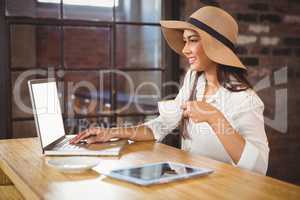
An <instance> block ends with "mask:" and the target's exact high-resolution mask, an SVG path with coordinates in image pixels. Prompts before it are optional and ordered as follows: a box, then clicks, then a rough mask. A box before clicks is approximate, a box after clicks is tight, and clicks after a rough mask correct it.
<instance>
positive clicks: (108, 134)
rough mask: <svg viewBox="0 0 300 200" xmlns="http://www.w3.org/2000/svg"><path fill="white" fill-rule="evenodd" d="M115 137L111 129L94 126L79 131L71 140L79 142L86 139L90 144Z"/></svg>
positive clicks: (73, 142) (72, 142)
mask: <svg viewBox="0 0 300 200" xmlns="http://www.w3.org/2000/svg"><path fill="white" fill-rule="evenodd" d="M114 137H115V135H114V134H113V132H112V130H111V129H108V128H95V127H93V128H89V129H86V130H84V131H82V132H80V133H78V135H77V136H76V137H74V138H73V139H72V140H71V141H70V144H77V143H79V142H80V141H82V140H86V142H87V143H88V144H92V143H96V142H107V141H109V140H110V139H112V138H114Z"/></svg>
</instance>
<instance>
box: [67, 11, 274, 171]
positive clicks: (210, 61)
mask: <svg viewBox="0 0 300 200" xmlns="http://www.w3.org/2000/svg"><path fill="white" fill-rule="evenodd" d="M161 26H162V31H163V34H164V37H165V39H166V40H167V42H168V44H169V45H170V47H171V48H172V49H173V50H175V51H176V52H177V53H178V54H180V55H183V56H185V57H186V58H187V59H188V61H189V64H190V69H189V71H188V72H187V74H186V76H185V79H184V83H183V86H182V88H181V89H180V91H179V93H178V95H177V97H176V99H175V102H176V103H178V105H181V108H182V110H183V112H182V114H181V115H179V117H175V118H172V120H171V121H170V120H168V122H166V120H165V118H163V117H162V116H159V117H158V118H156V119H154V120H152V121H149V122H147V123H145V124H143V125H139V126H135V127H130V128H113V129H103V128H91V129H88V130H86V131H84V132H82V133H80V134H78V136H76V138H74V139H73V140H72V141H71V143H73V144H75V143H78V142H79V141H80V140H82V139H85V138H87V141H88V143H94V142H99V141H108V140H110V139H112V138H126V139H131V140H134V141H145V140H153V139H156V140H157V141H161V140H162V139H163V138H164V136H166V135H167V134H168V133H169V132H170V131H171V130H172V129H174V128H175V127H176V126H178V124H179V123H180V122H181V124H182V125H183V126H182V127H183V130H182V132H181V134H182V149H184V150H186V151H189V152H192V153H197V154H200V155H203V156H207V157H210V158H213V159H216V160H219V161H223V162H227V163H232V164H233V165H235V166H238V167H241V168H245V169H249V170H252V171H255V172H259V173H261V174H266V171H267V167H268V157H269V147H268V141H267V137H266V133H265V128H264V121H263V110H264V104H263V102H262V101H261V100H260V98H259V97H258V96H257V95H256V93H255V92H254V91H253V90H252V88H251V86H250V84H249V83H248V81H247V79H246V78H245V75H246V70H247V69H246V67H245V66H244V65H243V64H242V63H241V61H240V60H239V58H238V57H237V56H236V54H235V49H234V43H235V42H236V40H237V35H238V26H237V23H236V21H235V20H234V19H233V18H232V17H231V16H230V15H229V14H228V13H226V12H225V11H223V10H222V9H220V8H216V7H211V6H206V7H203V8H200V9H199V10H197V11H196V12H195V13H193V14H192V15H191V16H190V18H189V20H188V21H187V22H183V21H161Z"/></svg>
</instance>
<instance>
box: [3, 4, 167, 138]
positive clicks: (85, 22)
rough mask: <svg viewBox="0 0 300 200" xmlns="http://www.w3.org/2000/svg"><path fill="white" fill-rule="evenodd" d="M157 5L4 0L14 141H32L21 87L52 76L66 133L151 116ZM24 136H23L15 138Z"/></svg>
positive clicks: (159, 80) (158, 75) (156, 75)
mask: <svg viewBox="0 0 300 200" xmlns="http://www.w3.org/2000/svg"><path fill="white" fill-rule="evenodd" d="M162 4H163V1H162V0H151V1H149V0H115V1H113V0H63V1H60V0H7V1H6V19H7V22H8V26H9V30H10V37H9V41H10V42H9V45H10V46H9V49H10V77H11V91H12V92H11V95H12V101H13V102H12V104H11V106H12V107H11V109H12V116H11V119H12V124H13V127H14V128H13V137H25V136H33V135H35V132H36V131H35V128H34V122H33V116H32V113H31V112H30V110H31V105H30V100H29V93H28V88H27V80H29V79H32V78H44V77H47V76H50V77H55V78H56V79H57V81H58V86H59V96H60V98H61V102H62V107H63V116H64V120H65V127H66V130H67V132H68V133H76V132H77V131H79V130H82V129H84V128H86V127H87V126H89V125H91V124H93V125H100V126H102V125H103V126H109V127H111V126H115V125H118V126H122V125H135V124H138V123H141V122H144V121H145V120H149V119H151V118H153V117H155V116H156V115H157V108H156V102H157V101H158V100H159V99H160V98H162V97H163V96H164V94H163V89H162V84H163V82H164V76H165V73H166V66H165V63H166V61H165V60H164V59H163V58H164V56H163V53H164V52H163V46H162V35H161V31H160V27H159V20H160V19H161V17H162V13H163V10H162V8H163V7H164V6H163V5H162ZM22 130H26V135H22V134H23V132H24V131H22Z"/></svg>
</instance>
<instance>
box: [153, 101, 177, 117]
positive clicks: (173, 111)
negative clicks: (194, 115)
mask: <svg viewBox="0 0 300 200" xmlns="http://www.w3.org/2000/svg"><path fill="white" fill-rule="evenodd" d="M158 110H159V114H160V116H162V117H163V118H166V119H172V118H177V117H181V114H182V109H181V107H180V104H179V103H178V102H177V101H175V100H167V101H159V102H158Z"/></svg>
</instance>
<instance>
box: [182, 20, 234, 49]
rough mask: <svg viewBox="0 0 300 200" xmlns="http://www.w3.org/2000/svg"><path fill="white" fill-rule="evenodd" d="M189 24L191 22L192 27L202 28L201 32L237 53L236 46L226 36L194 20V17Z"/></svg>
mask: <svg viewBox="0 0 300 200" xmlns="http://www.w3.org/2000/svg"><path fill="white" fill-rule="evenodd" d="M187 22H189V23H190V24H192V25H194V26H196V27H198V28H200V29H201V30H203V31H205V32H207V33H208V34H210V35H211V36H212V37H214V38H215V39H217V40H218V41H219V42H221V43H222V44H224V45H225V46H227V47H228V48H229V49H231V50H232V51H233V52H235V47H234V44H233V43H232V42H231V41H230V40H229V39H227V38H226V37H225V36H223V35H222V34H220V33H218V32H217V31H215V30H214V29H213V28H211V27H209V26H207V25H206V24H204V23H203V22H201V21H199V20H197V19H195V18H192V17H190V18H189V20H188V21H187Z"/></svg>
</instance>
